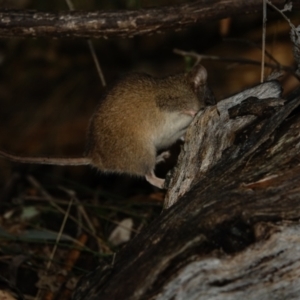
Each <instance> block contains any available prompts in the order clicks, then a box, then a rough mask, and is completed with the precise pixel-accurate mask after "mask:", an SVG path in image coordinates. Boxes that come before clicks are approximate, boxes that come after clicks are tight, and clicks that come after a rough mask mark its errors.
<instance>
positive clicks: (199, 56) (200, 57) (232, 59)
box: [173, 49, 300, 79]
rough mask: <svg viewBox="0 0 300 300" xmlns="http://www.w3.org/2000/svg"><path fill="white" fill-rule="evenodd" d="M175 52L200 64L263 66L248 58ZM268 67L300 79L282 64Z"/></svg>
mask: <svg viewBox="0 0 300 300" xmlns="http://www.w3.org/2000/svg"><path fill="white" fill-rule="evenodd" d="M173 52H174V53H175V54H179V55H182V56H190V57H193V58H195V59H196V60H197V61H198V62H200V61H201V60H203V59H206V60H220V61H228V62H234V63H242V64H248V65H257V66H261V62H260V61H258V60H253V59H248V58H241V57H238V58H236V57H223V56H217V55H205V54H198V53H196V52H193V51H183V50H180V49H174V50H173ZM265 66H266V67H269V68H272V69H275V70H284V71H286V72H289V73H291V74H292V75H293V76H294V77H296V78H297V79H300V77H299V76H298V75H297V74H296V73H295V68H293V67H289V66H284V65H281V64H272V63H267V62H266V63H265Z"/></svg>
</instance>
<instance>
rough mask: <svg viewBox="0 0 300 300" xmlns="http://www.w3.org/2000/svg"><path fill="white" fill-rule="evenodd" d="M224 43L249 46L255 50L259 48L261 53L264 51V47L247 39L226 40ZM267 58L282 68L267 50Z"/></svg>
mask: <svg viewBox="0 0 300 300" xmlns="http://www.w3.org/2000/svg"><path fill="white" fill-rule="evenodd" d="M223 41H224V42H236V43H244V44H246V45H249V46H251V47H253V48H257V49H259V50H260V51H261V50H262V47H261V46H260V45H259V44H257V43H255V42H253V41H250V40H247V39H237V38H224V39H223ZM265 56H266V57H268V58H269V59H270V60H272V61H273V62H274V63H275V64H277V65H278V66H280V62H279V61H278V60H277V59H276V58H275V57H274V56H273V55H272V54H271V53H270V52H269V51H268V50H266V49H265Z"/></svg>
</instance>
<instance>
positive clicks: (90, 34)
mask: <svg viewBox="0 0 300 300" xmlns="http://www.w3.org/2000/svg"><path fill="white" fill-rule="evenodd" d="M293 2H294V9H295V8H297V4H298V7H299V6H300V0H294V1H293ZM272 3H273V4H274V5H276V6H278V7H283V5H284V4H285V0H272ZM261 10H262V3H261V0H247V1H241V0H198V1H194V2H191V3H186V4H181V5H174V6H165V7H160V8H151V9H150V8H149V9H139V10H119V11H115V12H113V11H112V12H108V11H107V12H106V11H95V12H90V11H85V12H84V11H82V12H80V11H71V12H69V11H66V12H59V13H50V12H36V11H28V10H27V11H26V10H20V11H16V10H2V11H0V37H2V38H3V37H6V38H7V37H10V38H14V37H40V36H42V37H73V38H74V37H77V38H78V37H80V38H100V37H101V38H108V37H117V36H118V37H133V36H135V35H145V34H153V33H159V32H163V31H166V30H170V29H176V30H179V29H183V28H186V27H187V26H191V25H193V24H195V23H197V22H207V21H211V20H219V19H221V18H224V17H230V16H235V15H241V14H247V13H255V12H258V11H261Z"/></svg>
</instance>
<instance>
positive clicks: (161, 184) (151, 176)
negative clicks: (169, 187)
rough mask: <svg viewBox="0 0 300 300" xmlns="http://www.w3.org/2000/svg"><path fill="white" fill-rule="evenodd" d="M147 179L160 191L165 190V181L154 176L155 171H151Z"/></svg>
mask: <svg viewBox="0 0 300 300" xmlns="http://www.w3.org/2000/svg"><path fill="white" fill-rule="evenodd" d="M145 178H146V180H147V181H148V182H149V183H151V184H152V185H154V186H156V187H158V188H160V189H163V188H164V185H165V179H162V178H158V177H156V175H155V174H154V171H151V172H150V173H148V174H146V175H145Z"/></svg>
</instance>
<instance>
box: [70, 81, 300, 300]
mask: <svg viewBox="0 0 300 300" xmlns="http://www.w3.org/2000/svg"><path fill="white" fill-rule="evenodd" d="M279 89H280V87H279V86H278V85H277V84H276V83H275V82H269V83H266V84H263V85H261V86H259V87H256V88H254V89H252V90H251V89H250V90H248V91H246V93H245V92H244V93H243V94H242V97H239V96H241V95H239V96H235V97H232V98H230V99H227V100H225V101H223V103H222V102H221V103H219V104H218V105H217V106H215V107H207V108H206V109H205V110H204V111H203V112H201V113H200V114H198V116H197V120H195V122H194V124H193V126H191V128H190V129H189V133H188V135H191V136H190V137H189V138H188V140H187V142H186V145H185V150H184V152H183V153H182V154H181V157H180V161H179V163H178V166H177V169H176V170H175V171H174V174H173V176H174V177H173V180H171V181H170V189H175V192H176V191H177V195H178V199H175V198H176V197H175V196H174V198H173V200H174V199H175V201H172V202H168V204H167V205H166V206H169V207H170V208H169V209H165V211H164V212H163V213H162V215H161V216H160V217H159V218H158V219H157V220H156V221H155V222H153V223H152V224H151V225H150V226H149V227H148V228H147V230H145V231H144V232H142V233H141V234H139V235H138V236H137V237H136V238H135V239H134V240H132V241H131V242H130V243H129V244H128V245H127V246H126V247H125V248H124V249H123V250H122V251H121V252H120V253H118V254H117V256H116V260H115V263H114V265H112V266H111V265H106V264H104V263H102V264H101V265H100V266H99V267H98V268H97V270H96V271H95V272H93V273H92V274H89V275H87V276H86V277H84V278H83V279H82V280H81V281H80V283H79V285H78V288H77V290H76V292H75V295H74V299H75V300H79V299H90V300H93V299H102V300H103V299H160V300H166V299H170V300H171V299H173V300H174V299H189V300H190V299H243V298H244V299H299V289H300V288H299V287H300V276H299V275H300V274H299V265H300V259H299V258H300V256H299V247H300V238H299V236H300V231H299V230H300V225H299V221H298V220H299V217H300V188H299V182H300V181H299V180H300V166H299V147H300V130H299V128H300V115H299V111H298V110H297V107H298V106H299V105H300V90H299V89H298V90H297V91H295V92H294V93H293V94H292V96H291V99H288V101H287V102H285V104H284V105H282V100H281V99H280V97H279V94H280V91H279ZM253 96H254V97H255V98H253ZM249 97H252V98H250V99H249ZM257 97H258V98H260V99H258V98H257ZM265 97H266V98H267V99H264V98H265ZM245 98H246V101H244V102H241V101H242V100H243V99H245ZM237 99H239V100H237ZM239 103H240V104H239ZM230 106H231V108H230ZM228 109H229V110H228ZM247 111H248V112H247ZM248 113H250V114H251V115H250V116H249V115H248ZM208 116H213V121H211V122H212V123H213V124H210V125H212V127H211V128H209V127H207V128H206V129H205V126H207V125H208V124H209V123H210V120H211V119H210V118H208ZM199 126H200V127H199ZM203 129H204V130H205V134H204V135H202V134H201V133H202V131H203ZM222 132H223V133H224V135H222ZM193 134H195V135H193ZM198 134H200V138H199V137H198ZM198 139H200V140H201V142H198ZM226 145H227V146H226ZM216 146H217V147H218V149H215V147H216ZM195 148H196V150H197V155H196V156H193V155H192V153H195ZM186 156H188V157H186ZM193 159H194V160H193ZM190 160H191V161H192V162H194V164H195V165H196V166H197V168H198V172H194V170H193V171H192V175H191V176H192V177H193V179H192V180H187V179H186V177H187V176H183V179H184V180H183V186H184V189H182V186H180V185H176V183H177V181H178V180H179V179H178V178H179V177H180V173H184V172H186V170H187V169H184V168H186V166H187V165H189V166H191V162H190ZM203 161H206V163H204V162H203ZM187 162H188V163H187ZM186 163H187V164H186ZM180 168H183V169H180ZM178 169H180V170H179V171H178ZM181 175H182V174H181ZM183 175H186V174H183ZM185 180H187V184H186V183H185ZM170 191H171V190H169V194H170ZM175 192H174V193H175ZM169 196H170V195H169ZM176 200H178V201H176ZM173 203H174V204H173ZM172 204H173V205H172Z"/></svg>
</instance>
